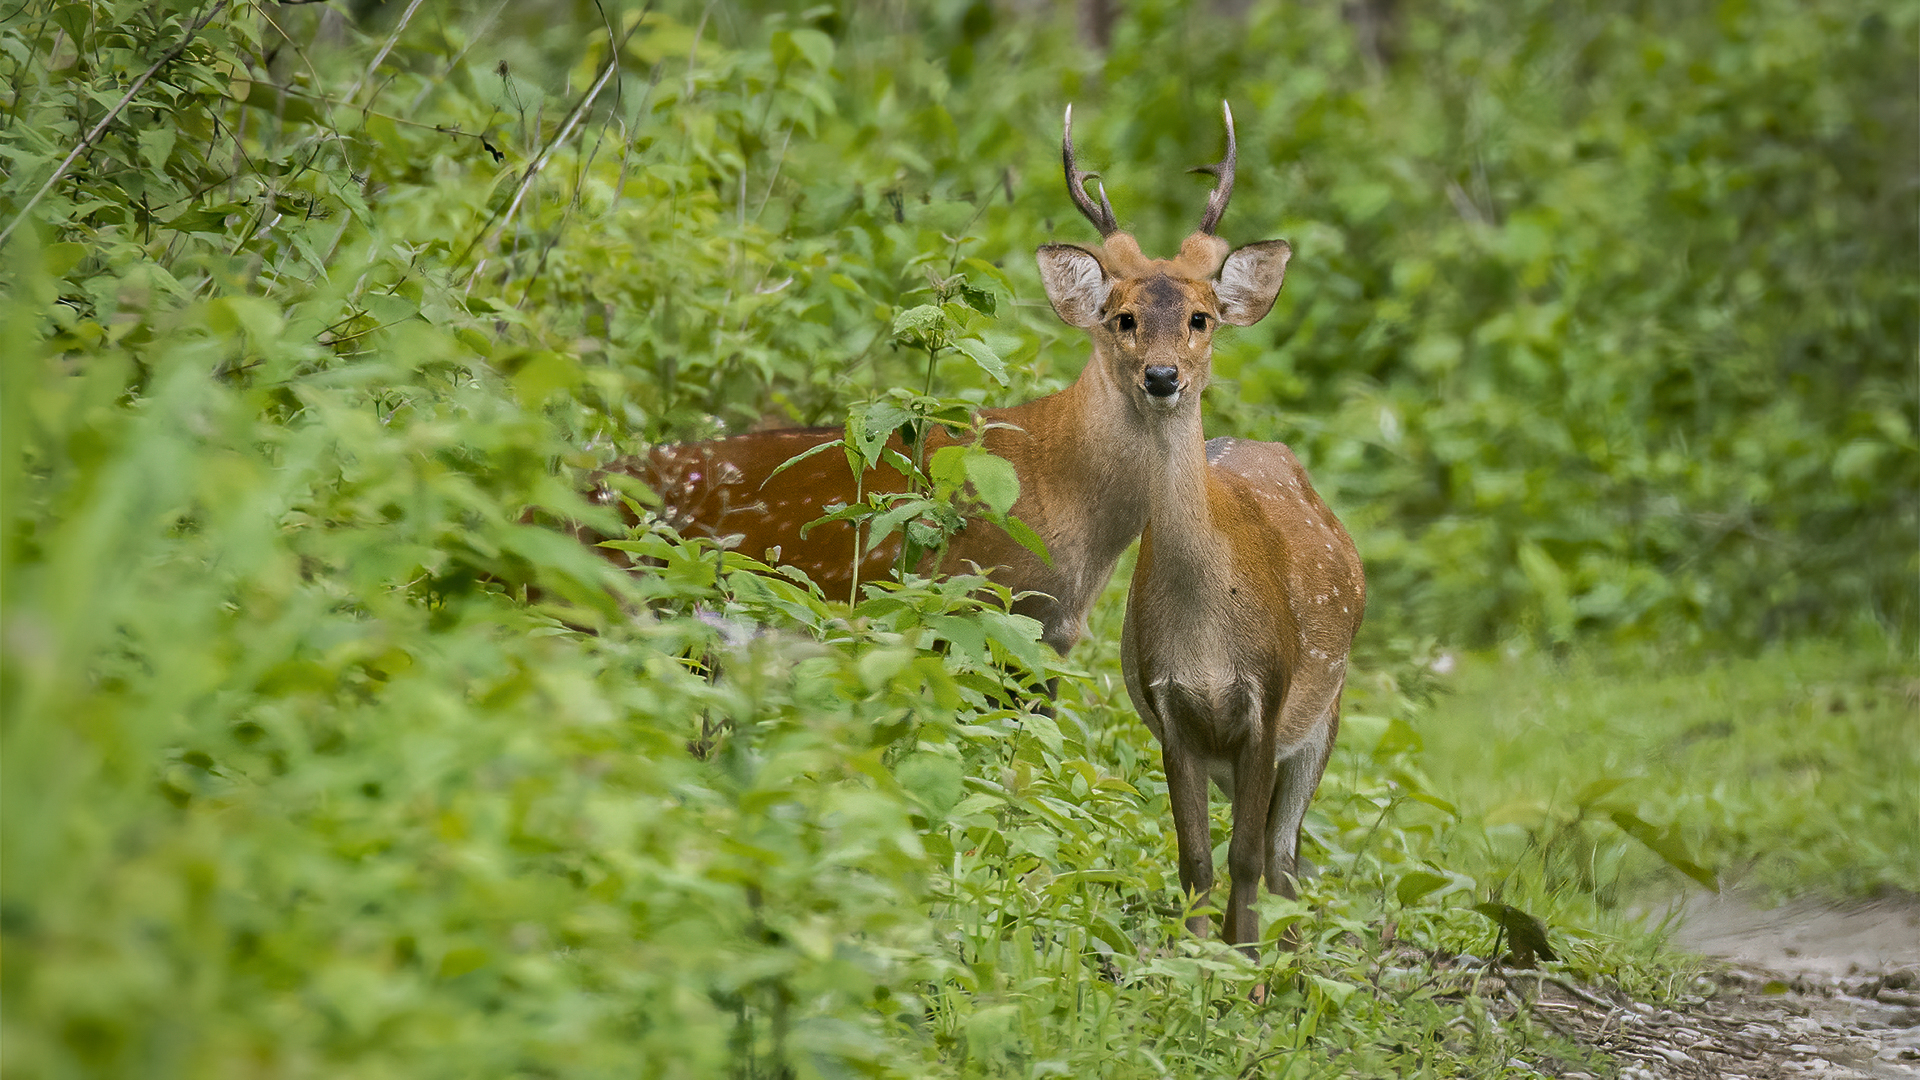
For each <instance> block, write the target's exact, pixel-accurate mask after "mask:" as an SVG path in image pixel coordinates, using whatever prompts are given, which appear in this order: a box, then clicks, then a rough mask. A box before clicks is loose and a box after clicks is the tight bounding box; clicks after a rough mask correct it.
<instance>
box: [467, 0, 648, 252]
mask: <svg viewBox="0 0 1920 1080" xmlns="http://www.w3.org/2000/svg"><path fill="white" fill-rule="evenodd" d="M648 6H649V7H651V6H652V5H651V4H649V5H648ZM645 18H646V13H645V12H644V11H643V12H641V18H640V20H639V21H636V22H635V23H634V24H633V26H634V30H637V29H639V28H640V23H641V22H642V21H644V20H645ZM632 37H633V30H629V31H627V36H626V37H625V38H622V39H621V41H620V48H618V49H615V50H614V51H613V55H612V56H609V57H607V65H606V67H604V68H602V69H601V70H600V77H599V78H598V79H595V80H594V82H593V89H591V90H588V91H587V93H586V96H585V97H583V98H581V99H580V100H579V101H578V102H577V103H575V105H574V106H573V110H572V111H571V112H569V113H567V118H566V120H565V121H563V122H562V123H561V125H560V131H559V132H558V133H557V134H555V135H554V137H553V140H552V141H551V142H549V143H547V145H546V147H545V148H544V149H542V150H541V151H540V156H538V157H536V158H534V159H533V160H532V161H531V162H528V163H527V168H526V171H525V172H523V173H521V174H520V184H519V186H518V187H516V188H515V189H514V192H513V199H512V200H511V201H510V202H508V204H507V209H506V211H505V212H504V213H502V214H501V215H500V218H499V221H498V222H497V223H493V222H490V223H489V225H488V226H486V227H483V234H484V236H485V239H486V243H487V244H488V245H489V246H491V245H492V244H493V242H494V241H496V240H498V239H499V238H500V234H501V233H502V232H503V231H505V230H506V227H507V225H508V223H510V222H511V221H513V215H514V214H516V213H518V212H519V210H520V200H522V199H524V198H526V195H527V189H528V188H530V187H532V186H533V181H534V178H535V177H537V176H539V175H540V170H542V169H544V168H546V167H547V161H548V159H550V158H552V157H553V152H554V151H555V150H557V149H559V148H560V146H561V144H563V143H565V142H566V141H567V139H568V138H569V137H570V136H571V135H572V134H573V129H574V127H575V126H577V125H578V124H579V123H580V118H581V117H582V116H585V115H586V113H587V110H588V109H590V108H592V107H593V103H594V100H595V99H596V98H598V97H599V96H600V91H602V90H604V89H606V86H607V82H608V80H610V79H612V78H613V76H614V74H615V73H616V72H618V71H619V70H620V52H621V49H624V48H626V44H627V41H628V40H629V39H631V38H632ZM489 229H490V231H487V230H489ZM480 243H481V236H478V235H476V236H475V237H474V238H473V239H472V240H470V241H468V242H467V246H466V248H465V249H463V250H462V251H461V252H460V257H459V258H457V259H455V260H454V264H455V265H456V266H457V265H459V264H460V263H462V262H464V261H466V258H467V256H468V255H469V254H471V253H472V252H473V249H474V248H475V247H478V246H480Z"/></svg>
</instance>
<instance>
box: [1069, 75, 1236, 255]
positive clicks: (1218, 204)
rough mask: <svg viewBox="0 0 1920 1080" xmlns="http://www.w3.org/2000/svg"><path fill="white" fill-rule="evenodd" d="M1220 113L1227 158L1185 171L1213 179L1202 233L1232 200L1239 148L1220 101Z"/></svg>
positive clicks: (1230, 113) (1208, 230)
mask: <svg viewBox="0 0 1920 1080" xmlns="http://www.w3.org/2000/svg"><path fill="white" fill-rule="evenodd" d="M1069 111H1071V110H1069ZM1220 111H1221V112H1222V113H1223V114H1225V115H1226V118H1227V156H1226V157H1225V158H1224V159H1222V160H1220V161H1218V162H1216V163H1214V164H1212V165H1197V166H1195V167H1193V168H1192V169H1189V170H1187V171H1188V172H1203V173H1212V174H1213V177H1214V185H1213V192H1212V193H1211V194H1209V195H1208V196H1207V212H1206V213H1204V214H1202V215H1200V231H1201V232H1203V233H1211V232H1213V230H1214V229H1215V228H1216V227H1218V226H1219V224H1220V215H1222V214H1224V213H1226V212H1227V200H1228V199H1231V198H1233V169H1234V165H1235V164H1236V163H1237V162H1238V161H1239V148H1238V147H1237V146H1236V145H1235V143H1234V141H1233V108H1232V107H1231V106H1229V105H1228V104H1227V103H1226V102H1225V101H1222V102H1221V103H1220ZM1069 168H1071V164H1069Z"/></svg>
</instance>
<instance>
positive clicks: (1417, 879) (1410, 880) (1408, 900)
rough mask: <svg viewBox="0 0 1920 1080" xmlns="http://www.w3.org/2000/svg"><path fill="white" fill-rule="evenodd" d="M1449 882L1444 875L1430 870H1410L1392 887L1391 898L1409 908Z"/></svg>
mask: <svg viewBox="0 0 1920 1080" xmlns="http://www.w3.org/2000/svg"><path fill="white" fill-rule="evenodd" d="M1450 880H1451V879H1450V878H1448V877H1446V876H1445V875H1444V874H1436V873H1433V872H1432V871H1430V870H1411V871H1408V872H1407V873H1405V874H1402V875H1401V876H1400V881H1399V883H1398V884H1396V885H1395V886H1394V887H1393V896H1394V899H1396V900H1398V901H1400V903H1401V905H1402V906H1410V905H1412V904H1414V903H1416V902H1418V901H1419V900H1420V898H1421V897H1423V896H1426V895H1427V894H1428V893H1431V892H1433V891H1434V890H1435V889H1438V888H1440V887H1441V886H1443V885H1446V884H1447V883H1448V882H1449V881H1450Z"/></svg>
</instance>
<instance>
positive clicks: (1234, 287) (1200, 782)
mask: <svg viewBox="0 0 1920 1080" xmlns="http://www.w3.org/2000/svg"><path fill="white" fill-rule="evenodd" d="M1222 108H1223V110H1224V111H1225V113H1226V117H1227V128H1228V132H1229V140H1228V144H1227V156H1226V160H1225V161H1223V162H1222V163H1221V164H1220V165H1219V166H1217V167H1214V168H1217V173H1216V175H1217V176H1218V178H1219V182H1218V184H1217V185H1216V187H1215V189H1214V191H1213V194H1212V195H1211V196H1210V197H1209V200H1208V205H1207V211H1206V214H1205V216H1204V217H1203V218H1202V219H1201V228H1200V231H1199V232H1196V233H1194V234H1193V235H1192V236H1189V237H1188V238H1187V240H1186V242H1185V243H1183V244H1182V245H1181V250H1180V254H1179V256H1178V257H1177V258H1175V259H1172V260H1168V261H1152V260H1146V259H1144V258H1143V257H1142V256H1141V255H1140V252H1139V248H1138V245H1136V244H1134V243H1132V242H1131V239H1130V238H1126V237H1124V235H1123V234H1118V233H1115V234H1113V235H1110V236H1108V237H1107V239H1106V242H1105V244H1104V246H1103V247H1101V248H1097V249H1096V248H1088V247H1078V246H1074V245H1059V244H1056V245H1049V246H1047V247H1044V248H1042V249H1040V266H1041V272H1042V278H1043V281H1044V283H1045V285H1046V289H1047V296H1048V298H1049V299H1050V300H1051V301H1052V303H1053V307H1054V310H1055V311H1056V312H1058V313H1059V314H1060V317H1061V318H1063V319H1065V320H1066V321H1067V322H1068V323H1071V324H1073V325H1075V326H1080V327H1082V328H1084V329H1085V330H1086V331H1087V333H1088V335H1089V336H1090V337H1092V339H1093V347H1094V360H1093V362H1092V364H1091V365H1090V367H1092V368H1095V369H1100V370H1103V371H1105V372H1106V373H1107V376H1106V377H1107V379H1108V381H1109V383H1110V384H1111V385H1113V386H1116V387H1118V388H1119V389H1121V390H1123V391H1124V394H1125V405H1124V407H1122V408H1110V411H1109V412H1108V413H1107V414H1105V416H1104V417H1103V423H1104V425H1105V430H1106V438H1107V439H1108V440H1109V441H1110V445H1112V446H1113V447H1114V448H1115V450H1116V452H1124V453H1125V454H1126V455H1127V456H1128V458H1129V460H1130V461H1131V462H1132V463H1133V468H1134V469H1135V470H1136V474H1137V475H1136V476H1135V478H1134V479H1135V482H1136V483H1137V484H1138V485H1140V490H1141V491H1142V492H1143V494H1144V501H1145V512H1146V524H1145V528H1144V530H1143V533H1142V536H1141V538H1140V550H1139V554H1138V556H1137V560H1136V563H1135V567H1134V572H1133V580H1132V583H1131V584H1130V586H1129V587H1128V592H1127V611H1126V618H1125V622H1124V624H1123V626H1122V629H1121V642H1120V647H1121V672H1122V675H1123V677H1124V681H1125V683H1126V688H1127V696H1128V697H1129V698H1130V699H1131V700H1132V703H1133V706H1134V708H1135V710H1137V711H1138V713H1139V714H1140V717H1141V719H1142V720H1143V721H1145V723H1146V725H1147V728H1148V729H1149V730H1150V731H1151V732H1152V734H1153V737H1154V738H1155V740H1157V741H1158V742H1159V744H1160V748H1161V761H1162V764H1163V766H1164V768H1165V772H1166V780H1167V797H1168V801H1169V803H1170V804H1171V808H1172V813H1173V820H1174V833H1175V839H1176V842H1177V845H1178V850H1179V871H1180V885H1181V889H1182V891H1183V892H1184V893H1185V898H1186V901H1187V907H1186V910H1187V911H1188V912H1189V915H1188V917H1187V920H1186V922H1187V927H1188V929H1189V930H1190V931H1192V932H1193V933H1194V934H1195V935H1196V936H1201V937H1204V936H1205V935H1206V933H1207V930H1208V919H1207V918H1206V916H1204V915H1198V914H1192V912H1193V911H1194V910H1195V908H1197V907H1200V906H1202V905H1203V904H1204V903H1205V902H1206V901H1207V899H1208V897H1209V896H1210V894H1211V892H1212V889H1213V877H1214V866H1213V852H1212V848H1213V846H1212V843H1211V838H1210V831H1209V822H1208V813H1207V805H1208V795H1209V790H1208V783H1209V781H1212V783H1214V784H1216V785H1218V786H1219V787H1220V789H1221V790H1222V792H1223V793H1225V794H1226V796H1227V797H1228V799H1230V800H1231V802H1232V834H1231V838H1230V839H1229V842H1228V848H1227V868H1228V871H1229V873H1230V875H1231V881H1232V885H1231V890H1230V895H1229V899H1228V903H1227V906H1226V909H1225V911H1224V919H1223V925H1222V934H1221V936H1222V938H1223V939H1224V940H1225V941H1226V942H1228V943H1229V944H1231V945H1236V946H1239V947H1241V948H1242V950H1243V951H1245V952H1246V953H1247V954H1248V955H1250V956H1255V957H1257V955H1258V948H1257V942H1258V940H1259V920H1258V916H1257V915H1256V914H1255V913H1254V911H1253V902H1254V900H1255V898H1256V896H1257V890H1258V888H1259V884H1260V881H1261V879H1262V878H1263V877H1264V878H1265V880H1266V882H1267V887H1268V888H1269V889H1270V890H1271V891H1273V892H1274V893H1276V894H1279V895H1282V896H1286V897H1288V898H1292V897H1294V896H1295V889H1294V875H1295V873H1296V870H1297V868H1298V861H1299V849H1300V829H1301V823H1302V821H1303V820H1304V818H1305V815H1306V810H1307V806H1308V804H1309V802H1310V801H1311V800H1312V798H1313V793H1314V790H1315V789H1316V788H1317V787H1318V786H1319V784H1320V777H1321V775H1322V774H1323V773H1324V772H1325V771H1326V766H1327V760H1328V757H1329V756H1330V755H1331V753H1332V750H1333V743H1334V737H1335V735H1336V734H1337V733H1338V731H1339V726H1340V697H1341V692H1342V690H1343V689H1344V687H1345V685H1346V667H1347V658H1348V655H1349V653H1350V652H1351V650H1352V647H1353V640H1354V636H1355V634H1356V633H1357V632H1358V631H1359V627H1360V620H1361V617H1362V615H1363V613H1364V611H1365V607H1366V580H1365V576H1364V574H1363V572H1362V568H1361V563H1360V556H1359V552H1358V551H1357V550H1356V548H1355V547H1354V544H1353V540H1352V538H1351V537H1349V536H1348V535H1347V532H1346V530H1345V529H1344V528H1343V527H1342V526H1341V524H1340V521H1339V519H1337V518H1336V517H1335V516H1334V514H1333V512H1332V511H1331V510H1330V509H1328V507H1327V504H1326V503H1325V502H1323V501H1322V500H1321V498H1320V496H1319V495H1318V494H1317V493H1316V492H1315V491H1314V489H1313V485H1312V484H1311V483H1310V482H1309V480H1308V477H1307V473H1306V470H1305V469H1304V468H1303V467H1302V466H1301V464H1300V460H1299V458H1298V457H1296V456H1295V455H1294V453H1293V451H1292V450H1290V449H1288V448H1287V447H1286V446H1285V445H1283V444H1281V443H1273V442H1258V441H1253V440H1248V439H1234V438H1216V439H1212V440H1209V439H1207V438H1206V435H1205V433H1204V428H1203V424H1202V417H1201V408H1200V405H1201V396H1202V394H1203V393H1204V392H1205V390H1206V388H1207V384H1208V382H1209V381H1210V379H1211V377H1212V348H1213V334H1214V331H1215V330H1216V329H1217V328H1218V327H1220V326H1251V325H1253V324H1254V323H1257V322H1259V321H1260V320H1261V319H1262V318H1264V317H1265V316H1266V315H1267V313H1268V312H1269V311H1270V310H1271V309H1272V307H1273V304H1274V301H1275V299H1276V298H1277V297H1278V296H1279V293H1280V287H1281V284H1282V282H1283V281H1284V279H1285V275H1286V267H1287V262H1288V260H1289V259H1290V258H1291V256H1292V249H1291V248H1290V247H1289V246H1288V244H1287V243H1286V241H1284V240H1268V241H1263V242H1260V243H1254V244H1249V245H1247V246H1245V247H1241V248H1238V249H1232V250H1230V249H1229V245H1228V244H1227V242H1226V241H1225V240H1222V239H1220V238H1219V237H1218V236H1216V235H1214V227H1215V226H1216V225H1217V224H1218V222H1219V219H1220V215H1221V214H1222V213H1223V212H1224V211H1225V209H1226V205H1227V200H1228V199H1229V198H1230V197H1231V195H1232V190H1233V182H1232V181H1233V172H1234V168H1235V147H1234V144H1233V141H1232V138H1231V132H1232V125H1233V113H1232V110H1231V109H1230V108H1227V107H1226V106H1225V105H1224V104H1223V105H1222Z"/></svg>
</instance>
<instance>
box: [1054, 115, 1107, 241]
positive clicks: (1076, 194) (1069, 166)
mask: <svg viewBox="0 0 1920 1080" xmlns="http://www.w3.org/2000/svg"><path fill="white" fill-rule="evenodd" d="M1060 162H1061V164H1062V165H1064V166H1066V170H1067V194H1069V195H1071V196H1073V205H1075V206H1077V207H1079V208H1080V212H1081V213H1083V214H1085V215H1087V220H1088V221H1091V222H1093V227H1094V228H1096V229H1099V230H1100V238H1101V239H1102V240H1105V239H1106V238H1107V237H1109V236H1111V235H1113V234H1114V233H1116V232H1119V231H1120V225H1119V223H1118V222H1116V221H1115V220H1114V219H1113V204H1111V203H1109V202H1107V185H1105V184H1098V185H1095V186H1096V187H1098V188H1099V190H1100V204H1099V205H1098V206H1095V205H1094V202H1093V200H1092V199H1091V198H1089V197H1088V196H1087V187H1086V184H1087V181H1089V180H1097V179H1099V178H1100V174H1099V173H1097V172H1082V171H1081V170H1079V169H1077V168H1075V167H1074V164H1073V106H1072V105H1068V106H1067V120H1066V134H1065V135H1063V136H1061V139H1060Z"/></svg>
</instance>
